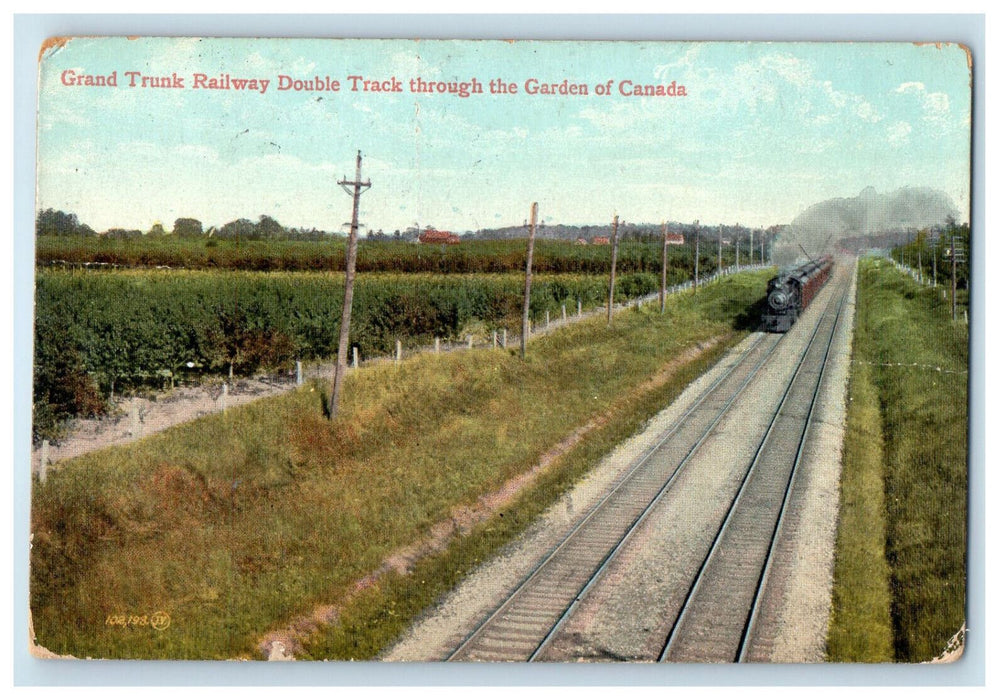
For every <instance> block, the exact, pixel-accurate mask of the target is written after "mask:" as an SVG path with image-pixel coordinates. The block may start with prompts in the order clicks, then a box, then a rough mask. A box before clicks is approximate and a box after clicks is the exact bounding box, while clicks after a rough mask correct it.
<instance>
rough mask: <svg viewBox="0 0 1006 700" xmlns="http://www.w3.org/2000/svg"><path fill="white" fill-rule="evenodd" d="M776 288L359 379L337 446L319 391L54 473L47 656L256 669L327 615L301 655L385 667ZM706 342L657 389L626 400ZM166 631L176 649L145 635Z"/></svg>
mask: <svg viewBox="0 0 1006 700" xmlns="http://www.w3.org/2000/svg"><path fill="white" fill-rule="evenodd" d="M768 274H769V273H757V274H746V275H741V276H738V278H736V279H733V280H729V281H725V282H722V283H720V284H717V285H711V286H709V287H707V288H704V289H702V290H700V292H699V294H698V296H697V297H692V296H691V295H687V294H686V295H680V296H678V297H676V298H674V299H672V300H671V301H670V303H669V305H668V313H667V314H665V315H663V316H661V315H659V313H657V311H656V310H655V309H654V305H649V306H645V307H644V308H643V310H642V311H636V310H633V311H628V312H624V313H621V314H619V315H618V316H616V321H615V323H614V325H613V327H612V328H611V329H608V328H606V326H605V323H604V319H603V318H595V319H588V320H585V321H584V322H582V323H578V324H575V325H573V326H570V327H567V328H565V329H561V330H559V331H556V332H554V333H553V334H550V335H549V336H546V337H543V338H541V339H540V340H538V341H536V342H535V343H534V344H533V345H532V346H531V351H530V353H529V357H528V360H527V361H521V360H520V358H519V356H518V355H516V354H515V353H514V352H512V351H511V352H504V351H499V350H497V351H488V350H486V351H481V350H476V351H472V352H461V353H451V354H446V355H440V356H430V355H427V356H419V357H415V358H412V359H410V360H408V361H407V362H405V363H403V364H402V366H401V367H399V368H398V369H397V370H396V369H395V367H394V366H392V365H381V366H374V367H365V368H362V369H361V370H359V371H357V372H354V373H353V374H352V375H351V376H350V379H349V381H348V384H347V387H346V394H345V396H344V399H343V407H342V413H341V415H340V419H339V420H338V421H337V422H335V423H334V424H330V423H329V422H328V421H327V420H326V419H325V417H324V416H323V413H322V410H321V405H322V400H323V394H324V388H323V387H321V386H318V385H315V386H310V387H308V386H306V387H304V388H303V389H302V390H298V391H295V392H291V393H289V394H287V395H284V396H281V397H278V398H274V399H269V400H263V401H260V402H257V403H254V404H251V405H247V406H243V407H241V408H237V409H232V410H230V411H228V412H227V413H226V414H224V415H214V416H208V417H205V418H203V419H200V420H197V421H195V422H193V423H191V424H188V425H185V426H179V427H177V428H174V429H171V430H168V431H165V432H164V433H161V434H158V435H154V436H151V437H150V438H147V439H145V440H141V441H139V442H137V443H135V444H133V445H130V446H125V447H120V448H113V449H109V450H105V451H102V452H99V453H93V454H91V455H86V456H83V457H81V458H78V459H76V460H73V461H71V462H67V463H65V464H63V465H62V466H61V467H59V468H58V469H55V470H53V471H52V472H51V474H50V476H49V479H48V480H47V481H46V483H45V484H42V485H39V484H37V483H36V485H35V487H34V489H33V494H32V496H33V502H32V530H33V533H34V546H33V549H32V582H31V583H32V588H31V605H32V612H33V615H34V624H35V631H36V634H37V635H38V642H39V643H40V644H42V645H43V646H46V647H47V648H49V649H51V650H52V651H56V652H59V653H63V654H66V653H70V654H74V655H77V656H93V657H128V658H168V657H170V658H232V657H255V656H256V650H255V645H256V642H257V640H258V639H259V638H260V637H261V636H262V635H263V634H264V633H266V632H267V631H269V630H271V629H274V628H276V627H280V626H282V625H283V624H284V623H286V622H288V621H289V620H291V619H294V618H296V617H297V616H299V615H304V614H307V613H310V612H311V611H312V610H313V609H314V608H315V607H316V606H317V605H319V604H336V605H340V606H342V608H343V610H342V615H341V617H340V622H339V623H338V624H337V625H335V626H334V627H332V628H330V629H328V630H325V631H324V632H323V633H322V634H320V635H318V636H317V637H316V638H315V639H313V640H312V641H311V643H310V644H308V648H307V653H308V655H310V656H312V657H314V658H365V657H369V656H372V655H374V654H376V653H377V652H378V651H379V650H380V649H381V648H382V647H383V646H384V645H386V644H387V643H388V642H390V641H392V640H393V639H394V638H395V637H396V636H397V635H398V634H399V633H400V632H401V631H402V630H404V628H405V627H406V625H407V624H408V622H409V620H410V619H411V618H412V617H413V616H414V615H415V614H417V613H418V612H419V611H421V610H422V609H423V608H424V607H425V606H426V605H428V604H429V603H431V602H433V601H434V600H435V599H436V598H437V596H439V595H440V594H442V593H443V592H444V591H446V590H448V589H449V587H450V586H452V585H453V584H454V583H455V582H456V581H457V580H459V579H460V578H461V577H463V576H464V575H465V573H466V572H468V571H470V570H471V569H472V568H473V567H474V566H476V565H477V564H478V562H479V561H480V560H483V559H484V558H485V557H487V556H490V555H491V554H492V552H493V551H495V550H496V549H497V548H498V547H499V546H500V545H501V544H503V543H504V542H506V541H507V540H508V539H510V538H511V537H513V536H514V535H515V534H516V533H518V532H520V531H521V529H522V528H524V527H525V526H526V525H527V524H528V523H530V522H531V520H532V519H533V518H534V517H535V515H537V514H538V513H540V512H541V511H542V510H543V509H544V508H546V507H547V506H548V505H549V504H550V503H551V502H553V501H554V499H555V497H556V496H557V495H558V494H559V493H561V492H562V491H563V490H565V489H566V488H568V487H569V485H571V484H572V483H573V482H574V481H575V480H576V479H577V478H578V477H580V476H581V475H582V474H583V473H584V472H585V471H586V470H587V469H589V467H590V466H591V465H592V464H593V463H595V461H596V459H597V458H598V457H600V456H601V455H603V454H605V453H606V452H607V451H609V450H610V449H611V448H612V447H613V446H614V445H615V444H617V443H618V442H619V441H620V440H622V439H624V438H625V437H627V436H629V435H631V434H632V433H633V432H635V431H636V430H638V429H639V427H640V425H641V423H642V422H643V421H644V420H645V419H647V418H648V417H649V416H651V415H652V414H653V413H654V412H656V411H657V410H659V409H660V408H661V407H662V406H664V405H665V404H666V403H667V401H668V400H670V399H671V398H672V397H673V396H675V395H676V394H677V393H679V392H680V391H681V389H682V388H683V387H684V386H686V384H687V382H688V381H690V380H691V379H693V378H694V377H696V376H697V375H698V374H699V373H700V372H701V371H703V370H704V369H705V368H707V367H708V366H709V365H710V364H711V363H712V362H714V361H715V360H716V359H717V358H718V357H719V356H720V355H721V354H722V353H723V352H724V351H725V350H726V348H727V347H729V346H730V345H731V344H732V343H734V342H736V341H737V340H739V339H740V338H741V337H742V336H743V334H744V329H743V328H740V329H738V326H741V327H743V326H744V324H745V323H746V321H747V319H749V318H750V309H749V306H750V305H751V304H753V303H755V302H756V301H757V300H759V299H760V298H761V297H762V296H763V294H764V283H765V280H766V278H767V276H768ZM714 337H721V338H722V341H721V342H720V343H719V344H717V345H716V346H715V347H712V348H709V349H708V350H706V351H704V352H702V353H701V354H699V355H698V356H697V357H696V358H695V359H694V360H692V361H691V362H688V363H687V364H684V365H683V366H682V367H681V368H680V369H679V370H677V371H676V372H674V373H673V375H672V376H671V378H670V379H669V380H668V381H666V382H665V383H663V384H660V385H658V386H653V387H649V388H648V389H647V390H645V391H635V392H634V391H632V390H633V389H634V388H636V387H639V386H641V385H642V384H644V383H645V382H646V381H647V380H648V379H651V378H652V377H653V376H654V375H655V374H656V373H657V372H659V371H660V369H661V368H665V367H667V366H668V363H669V362H672V361H673V360H674V358H675V357H676V356H678V355H679V354H681V353H682V352H685V351H688V350H689V349H690V348H694V347H695V346H696V343H699V342H701V341H703V340H708V339H710V338H714ZM599 418H601V419H602V420H600V421H599V427H597V428H596V429H594V430H591V431H589V432H588V433H587V434H586V435H585V437H584V439H583V440H582V441H581V442H580V443H579V444H578V445H577V446H576V447H575V448H574V449H572V450H571V451H570V452H568V453H567V454H566V455H565V456H564V457H562V458H560V459H558V460H557V461H556V462H555V463H553V465H552V466H551V467H550V468H549V469H548V470H546V471H545V472H543V473H542V474H541V475H540V476H539V478H538V479H537V481H536V482H535V484H534V486H533V487H532V488H529V489H527V490H526V491H525V492H523V493H522V494H521V495H520V496H519V498H518V500H516V501H515V502H513V503H511V504H510V505H508V506H506V507H504V508H503V509H502V510H501V511H500V513H499V517H498V518H497V517H494V518H493V519H492V520H491V521H488V522H485V523H483V524H481V525H479V526H477V527H476V528H475V529H474V530H473V531H472V532H471V533H470V534H469V535H468V536H467V537H465V538H463V539H461V538H457V539H455V540H454V541H452V543H451V545H450V547H449V548H448V549H447V551H446V552H443V553H441V554H439V555H434V556H431V557H429V558H427V559H426V560H424V561H423V562H421V563H420V564H419V565H418V566H417V567H416V569H415V570H414V571H413V572H412V573H411V574H409V575H398V574H387V575H384V576H382V577H381V578H380V579H379V580H378V581H377V584H376V585H375V586H373V587H371V588H369V589H367V590H365V591H364V592H362V593H360V594H355V595H354V594H353V593H352V588H353V584H354V582H355V581H357V580H359V579H360V578H361V577H363V576H365V575H367V574H368V573H369V572H371V571H373V570H375V569H376V568H377V567H378V565H379V564H380V562H381V561H382V560H383V559H384V558H385V557H386V556H387V555H388V554H389V553H390V552H393V551H395V550H396V549H398V548H400V547H402V546H404V545H407V544H409V543H412V542H415V541H416V540H418V539H420V538H421V537H422V536H423V535H424V533H426V532H427V530H428V529H429V528H430V526H431V525H433V524H434V523H437V522H439V521H441V520H443V519H444V518H445V517H448V516H449V514H450V512H451V510H452V508H453V507H455V506H456V505H458V504H463V503H474V502H476V501H477V499H478V497H479V496H480V495H481V494H485V493H488V492H492V491H494V490H496V489H498V488H499V487H500V486H501V485H502V484H503V483H505V482H506V481H507V480H508V479H509V478H510V477H512V476H514V475H517V474H521V473H523V472H525V471H526V470H528V469H529V468H531V467H532V466H533V465H534V464H536V463H537V462H538V460H539V459H540V458H541V456H542V455H543V454H544V453H545V452H546V451H547V450H549V448H551V447H553V446H554V445H556V444H557V443H559V442H560V441H562V440H563V439H564V438H566V437H567V436H569V435H570V434H571V433H572V432H573V431H574V430H575V429H576V428H577V427H579V426H582V425H584V424H586V423H588V422H589V421H591V420H596V419H599ZM156 611H164V612H167V613H168V614H169V615H170V617H171V624H170V627H168V628H167V629H163V630H160V631H157V630H154V629H152V627H151V626H150V625H149V624H145V622H148V620H149V618H148V620H144V616H150V615H151V614H152V613H154V612H156ZM116 615H122V616H125V617H119V618H116V617H115V616H116ZM109 616H112V617H109ZM130 616H134V617H133V618H131V617H130ZM122 621H125V624H124V625H123V624H115V623H117V622H120V623H121V622H122ZM110 623H111V624H110Z"/></svg>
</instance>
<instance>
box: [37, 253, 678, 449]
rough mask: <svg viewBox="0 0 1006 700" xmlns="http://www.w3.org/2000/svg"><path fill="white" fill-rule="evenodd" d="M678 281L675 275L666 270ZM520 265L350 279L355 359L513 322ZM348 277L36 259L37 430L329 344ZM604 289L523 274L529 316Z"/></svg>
mask: <svg viewBox="0 0 1006 700" xmlns="http://www.w3.org/2000/svg"><path fill="white" fill-rule="evenodd" d="M672 281H675V278H672ZM522 284H523V279H522V278H521V277H520V276H519V275H505V276H495V275H494V276H489V275H482V276H475V275H464V276H439V275H377V276H372V277H366V278H360V279H358V280H357V286H356V292H355V295H354V300H353V329H352V333H351V334H350V342H351V344H352V345H354V346H356V348H357V349H358V352H359V354H360V356H361V357H362V358H363V359H366V358H370V357H375V356H378V355H390V354H391V353H393V352H394V349H395V341H396V340H401V341H402V343H403V345H404V346H405V347H410V346H412V347H414V346H420V345H430V344H432V342H433V339H434V338H435V337H439V338H443V339H445V340H451V339H455V340H458V339H460V338H461V334H462V333H468V332H472V331H473V329H477V328H481V329H484V330H485V331H486V332H489V331H491V329H494V328H504V327H506V328H509V329H510V330H511V332H516V331H517V329H518V328H519V327H520V314H521V304H522ZM657 284H658V281H657V277H656V276H655V275H652V274H626V275H622V276H620V277H619V280H618V287H617V290H616V299H618V300H620V301H624V300H626V299H629V298H634V297H637V296H640V295H644V294H647V293H651V292H654V291H656V289H657ZM343 291H344V285H343V282H342V280H341V279H340V278H338V277H336V276H333V275H316V274H309V273H271V274H257V273H248V272H239V273H233V274H227V275H223V274H220V273H213V272H176V271H160V272H153V271H152V272H128V273H123V272H94V271H45V270H43V271H40V272H39V274H38V276H37V283H36V307H35V308H36V321H35V374H34V406H35V416H34V418H35V420H34V431H35V433H34V434H35V438H36V439H41V438H43V437H53V436H55V435H56V434H57V433H58V428H59V425H60V424H61V422H63V421H65V420H66V419H69V418H73V417H77V416H94V415H100V414H101V413H102V412H104V411H105V410H106V409H107V406H108V403H107V402H108V398H109V396H110V394H111V393H112V392H113V391H115V392H123V391H126V390H130V389H135V388H138V387H143V386H155V387H156V386H163V385H166V384H167V383H168V382H171V381H175V380H177V379H179V378H184V377H187V376H188V377H197V376H205V375H211V376H212V375H214V374H215V375H217V376H228V375H229V374H231V373H232V372H233V373H234V374H235V375H248V374H251V373H253V372H255V371H257V370H261V369H278V368H285V369H287V370H289V369H291V368H292V366H293V362H294V360H297V359H302V360H312V359H322V358H328V357H331V356H332V354H333V351H334V349H335V348H336V347H337V340H338V338H337V334H338V329H339V318H340V315H341V310H342V296H343ZM606 299H607V279H606V278H605V277H603V276H587V275H552V276H548V277H542V278H539V280H537V281H536V282H535V284H534V286H533V287H532V299H531V317H532V320H537V321H539V322H540V321H541V320H543V319H544V315H545V312H546V310H548V311H550V312H551V314H552V318H557V317H558V316H559V313H560V306H561V304H566V306H567V310H568V311H569V312H571V313H572V312H574V311H575V309H576V304H577V301H580V302H582V304H583V306H584V308H590V307H592V306H597V305H600V304H603V303H604V302H605V300H606Z"/></svg>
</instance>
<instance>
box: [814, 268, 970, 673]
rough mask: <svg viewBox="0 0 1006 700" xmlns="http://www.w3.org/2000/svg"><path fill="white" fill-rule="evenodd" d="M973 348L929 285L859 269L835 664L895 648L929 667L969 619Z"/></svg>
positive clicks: (832, 643)
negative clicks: (881, 548) (969, 380)
mask: <svg viewBox="0 0 1006 700" xmlns="http://www.w3.org/2000/svg"><path fill="white" fill-rule="evenodd" d="M967 346H968V336H967V326H966V324H964V323H961V322H957V323H953V322H952V321H951V320H950V318H949V313H948V309H947V308H946V304H945V303H943V301H942V298H938V297H937V294H936V293H935V292H934V291H933V290H930V289H926V288H924V287H921V286H919V285H918V284H916V283H915V282H913V281H912V280H911V279H909V278H907V277H905V276H904V275H902V274H900V273H898V272H897V271H896V270H895V269H894V268H893V267H892V266H891V265H890V264H889V263H885V262H882V261H879V260H873V259H867V260H864V261H862V262H861V263H860V271H859V305H858V309H857V324H856V337H855V341H854V351H853V361H854V363H856V364H854V372H853V376H852V385H851V404H850V414H849V427H850V430H849V431H848V433H847V437H846V445H845V464H844V471H843V477H842V499H843V505H842V512H841V515H840V519H841V526H840V537H839V545H838V546H839V549H838V552H837V555H836V588H835V596H834V600H833V618H832V629H831V633H830V636H829V652H830V653H831V654H832V657H833V658H835V659H842V660H856V661H860V660H883V659H885V658H890V656H891V655H892V652H893V658H894V659H895V660H898V661H912V662H917V661H927V660H929V659H932V658H933V657H935V656H938V655H939V654H940V653H941V652H942V651H944V649H945V647H946V644H947V643H948V642H949V641H950V639H951V638H952V637H953V636H954V634H956V632H957V631H958V630H959V629H960V627H961V625H962V624H963V623H964V619H965V618H964V615H965V598H964V594H965V564H966V547H967V536H966V522H967V425H968V423H967V418H968V416H967V396H968V393H967V368H968V349H967ZM881 475H882V478H883V494H882V495H883V513H884V522H883V523H880V522H879V519H878V512H879V508H880V503H881V501H880V498H881V493H880V490H879V484H878V480H879V478H880V477H881ZM881 534H882V536H883V538H884V554H885V557H886V566H887V567H889V571H890V575H889V578H888V579H886V580H884V579H882V578H880V577H882V576H883V575H884V569H885V566H884V565H883V564H882V563H881V562H880V561H879V557H878V550H877V547H878V545H879V542H880V537H881ZM885 589H887V590H889V595H890V607H889V610H890V613H889V614H890V619H891V625H890V632H888V631H887V630H885V629H884V627H885V614H884V611H883V607H884V605H885V604H884V599H885V596H886V595H888V593H887V591H886V590H885ZM888 640H890V642H889V641H888Z"/></svg>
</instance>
